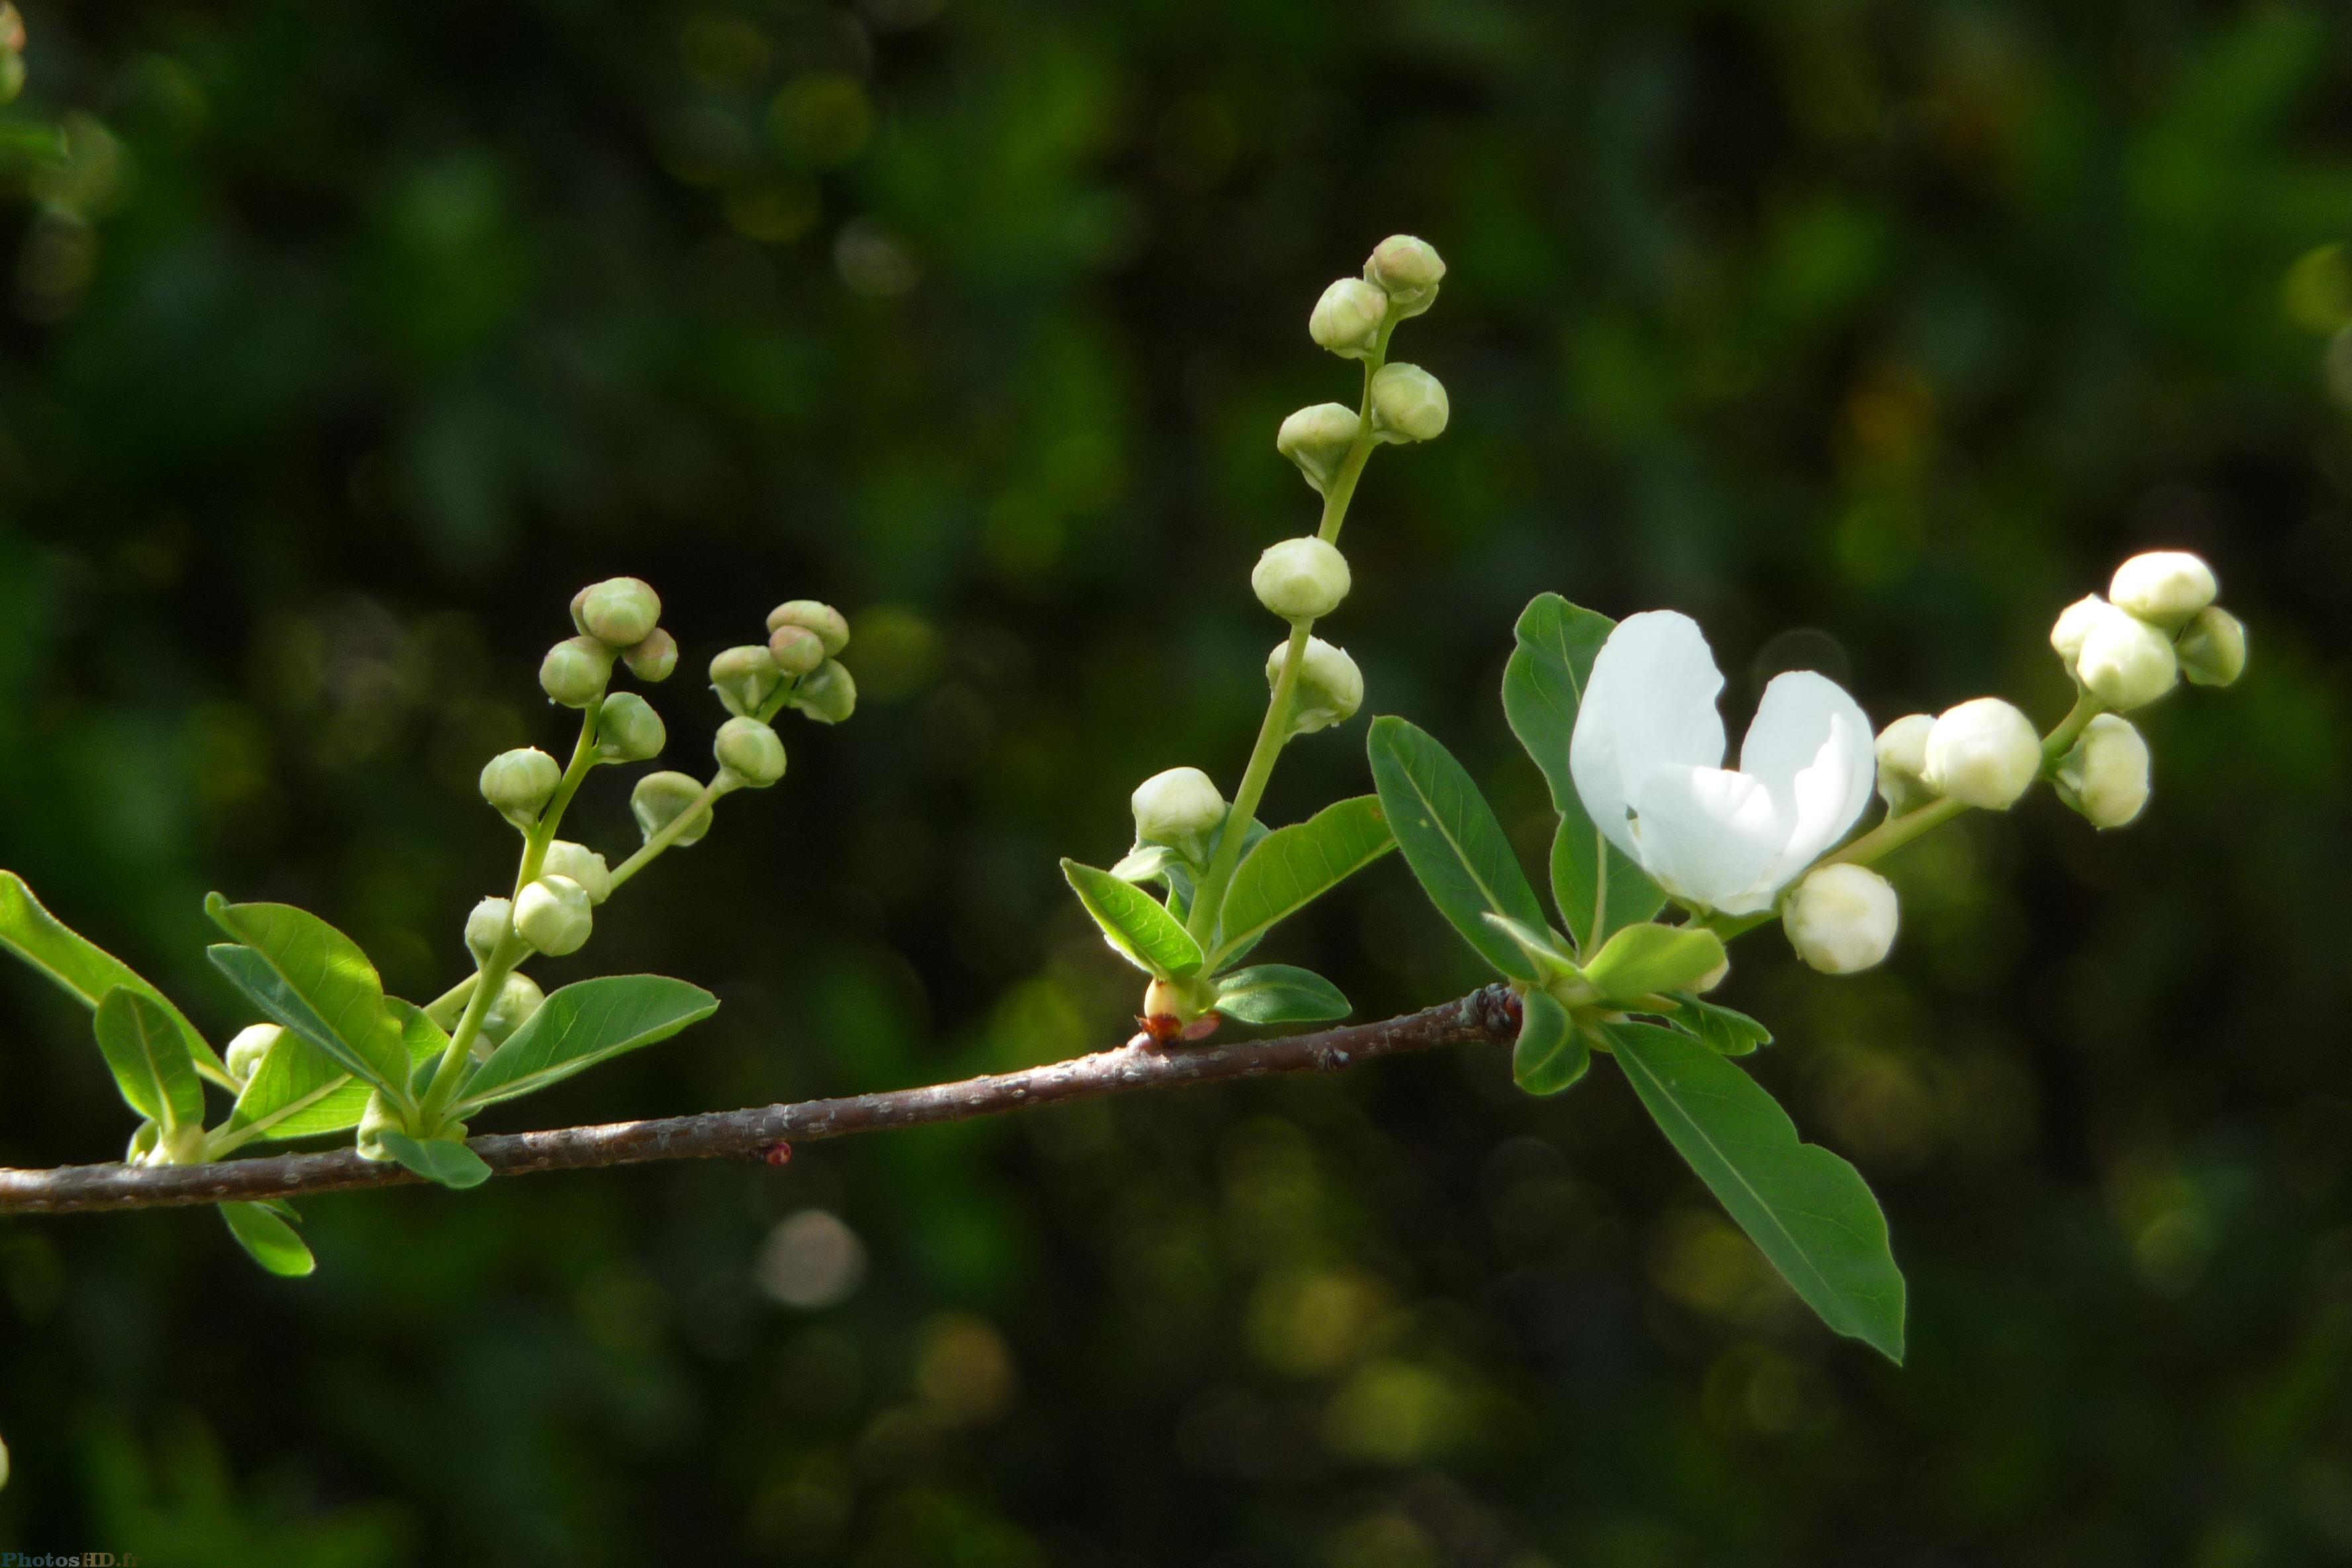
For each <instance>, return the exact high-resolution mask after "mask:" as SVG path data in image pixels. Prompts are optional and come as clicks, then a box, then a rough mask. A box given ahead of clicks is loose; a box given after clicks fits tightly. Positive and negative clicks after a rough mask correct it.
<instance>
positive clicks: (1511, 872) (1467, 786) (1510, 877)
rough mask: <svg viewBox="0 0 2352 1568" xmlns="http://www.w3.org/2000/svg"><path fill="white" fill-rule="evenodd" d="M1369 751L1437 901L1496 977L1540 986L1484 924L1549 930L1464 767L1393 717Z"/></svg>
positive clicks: (1408, 854) (1375, 732) (1515, 948)
mask: <svg viewBox="0 0 2352 1568" xmlns="http://www.w3.org/2000/svg"><path fill="white" fill-rule="evenodd" d="M1366 749H1367V750H1368V751H1369V752H1370V754H1371V761H1372V782H1373V783H1374V784H1376V785H1378V786H1379V789H1380V792H1381V807H1382V808H1383V809H1384V810H1385V811H1386V812H1387V813H1388V819H1389V828H1390V830H1391V832H1393V833H1394V834H1395V835H1396V839H1397V844H1398V846H1399V847H1401V848H1402V849H1403V850H1404V858H1405V860H1406V861H1407V863H1408V864H1410V865H1411V866H1412V874H1413V875H1414V876H1415V877H1417V878H1419V879H1420V880H1421V886H1422V890H1423V892H1425V893H1427V894H1428V895H1429V901H1430V902H1431V903H1433V904H1435V905H1436V906H1437V911H1438V913H1440V914H1442V915H1444V917H1445V918H1446V919H1447V920H1449V921H1453V922H1454V930H1455V931H1460V932H1461V933H1462V937H1463V940H1464V941H1465V942H1468V943H1469V944H1470V945H1471V946H1472V947H1475V948H1476V949H1477V950H1478V952H1479V955H1480V956H1481V957H1483V958H1485V959H1486V962H1487V963H1491V964H1493V965H1494V966H1495V967H1496V969H1499V970H1501V971H1502V972H1503V973H1505V974H1507V975H1509V976H1510V977H1511V978H1512V979H1514V980H1526V981H1530V982H1532V981H1534V980H1536V979H1538V978H1539V976H1538V973H1537V972H1536V965H1535V963H1534V961H1533V960H1531V959H1529V958H1528V955H1527V954H1526V953H1524V952H1520V951H1519V944H1518V943H1517V942H1514V941H1512V940H1511V939H1510V938H1509V937H1508V936H1507V935H1505V934H1504V933H1503V932H1502V931H1496V929H1495V928H1494V927H1493V926H1491V925H1489V924H1488V923H1487V922H1486V920H1485V919H1484V918H1483V917H1485V916H1486V914H1488V913H1489V912H1492V913H1494V914H1498V915H1503V916H1506V917H1507V918H1509V919H1511V920H1515V921H1518V922H1519V923H1520V924H1522V925H1526V926H1532V927H1534V928H1536V929H1537V930H1541V929H1542V928H1543V924H1544V917H1543V906H1542V905H1541V904H1539V903H1538V902H1537V901H1536V894H1535V889H1533V888H1530V887H1528V879H1527V873H1526V872H1524V871H1522V870H1520V869H1519V861H1518V857H1517V855H1515V854H1514V853H1512V850H1511V841H1510V840H1509V839H1507V838H1506V837H1503V826H1502V824H1501V823H1499V822H1496V820H1495V812H1494V808H1493V807H1491V806H1489V805H1487V804H1486V797H1485V796H1484V795H1480V794H1479V793H1478V786H1477V785H1476V784H1473V783H1472V782H1471V780H1470V775H1469V774H1468V773H1465V772H1464V771H1463V768H1462V764H1461V763H1457V762H1455V761H1454V756H1453V753H1452V752H1448V751H1447V750H1446V749H1445V748H1444V746H1442V745H1440V744H1438V743H1437V742H1436V740H1435V739H1434V738H1433V737H1432V736H1431V735H1429V734H1428V733H1427V732H1425V731H1421V730H1418V729H1415V728H1414V727H1413V726H1412V725H1411V724H1409V723H1407V722H1405V721H1403V720H1402V719H1399V718H1397V717H1396V716H1395V715H1393V714H1388V715H1383V716H1382V717H1381V718H1378V719H1375V720H1373V721H1372V729H1371V736H1370V740H1369V741H1367V742H1366Z"/></svg>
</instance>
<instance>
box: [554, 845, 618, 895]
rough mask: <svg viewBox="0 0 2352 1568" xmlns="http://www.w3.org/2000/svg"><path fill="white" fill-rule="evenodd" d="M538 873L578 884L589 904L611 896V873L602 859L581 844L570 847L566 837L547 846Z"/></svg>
mask: <svg viewBox="0 0 2352 1568" xmlns="http://www.w3.org/2000/svg"><path fill="white" fill-rule="evenodd" d="M539 869H540V874H541V876H551V877H569V878H571V879H572V880H573V881H575V882H577V883H579V884H580V887H581V889H582V891H583V892H585V893H586V894H587V895H588V901H589V902H590V903H592V904H601V903H603V902H604V900H606V899H609V898H611V897H612V896H613V873H612V871H611V869H610V868H607V867H606V866H605V864H604V857H603V856H602V855H599V854H597V853H596V851H594V850H593V849H591V848H589V847H588V846H586V845H585V844H574V843H572V840H570V839H569V838H559V839H557V840H556V841H555V842H554V843H552V844H551V845H549V846H548V847H547V855H546V858H544V859H542V860H541V861H540V863H539Z"/></svg>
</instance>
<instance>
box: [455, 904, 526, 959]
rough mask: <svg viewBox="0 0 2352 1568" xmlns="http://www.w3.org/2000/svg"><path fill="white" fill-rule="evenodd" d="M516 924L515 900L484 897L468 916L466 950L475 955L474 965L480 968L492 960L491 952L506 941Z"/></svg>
mask: <svg viewBox="0 0 2352 1568" xmlns="http://www.w3.org/2000/svg"><path fill="white" fill-rule="evenodd" d="M513 925H514V900H511V899H484V900H482V901H481V902H480V903H478V904H476V905H475V906H474V907H473V909H472V910H470V911H469V912H468V913H467V916H466V951H467V952H470V953H472V954H473V955H474V967H475V968H477V969H479V968H480V967H481V966H482V965H484V964H485V963H488V962H489V961H490V954H491V953H492V952H495V951H496V950H497V948H498V945H499V943H500V942H504V941H505V940H506V937H507V932H508V931H509V929H511V928H512V926H513Z"/></svg>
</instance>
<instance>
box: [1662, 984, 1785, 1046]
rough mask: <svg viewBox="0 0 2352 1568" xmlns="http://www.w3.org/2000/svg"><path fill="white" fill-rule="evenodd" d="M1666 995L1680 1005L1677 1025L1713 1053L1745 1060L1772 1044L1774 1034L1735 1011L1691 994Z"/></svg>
mask: <svg viewBox="0 0 2352 1568" xmlns="http://www.w3.org/2000/svg"><path fill="white" fill-rule="evenodd" d="M1666 994H1667V995H1668V996H1669V997H1671V998H1672V999H1673V1000H1674V1001H1675V1002H1676V1003H1678V1004H1680V1010H1679V1011H1677V1012H1676V1013H1675V1023H1677V1024H1680V1025H1682V1026H1685V1027H1686V1028H1688V1029H1689V1030H1690V1032H1691V1033H1692V1034H1695V1035H1696V1036H1697V1037H1699V1038H1700V1039H1702V1040H1704V1041H1706V1045H1707V1047H1708V1048H1709V1049H1710V1050H1716V1051H1720V1052H1721V1053H1722V1054H1723V1055H1725V1056H1727V1057H1744V1056H1746V1055H1748V1053H1749V1052H1750V1051H1752V1050H1754V1049H1755V1048H1756V1047H1759V1046H1769V1045H1770V1044H1771V1043H1772V1031H1771V1030H1769V1029H1768V1028H1766V1027H1765V1026H1763V1025H1762V1024H1760V1023H1759V1022H1757V1021H1756V1020H1755V1019H1753V1018H1751V1017H1749V1016H1748V1015H1747V1014H1745V1013H1742V1012H1739V1011H1738V1010H1737V1009H1735V1008H1731V1007H1726V1006H1724V1005H1721V1004H1720V1003H1716V1002H1707V1001H1703V1000H1701V999H1700V998H1699V997H1696V996H1694V995H1692V994H1690V993H1689V992H1687V991H1669V992H1667V993H1666Z"/></svg>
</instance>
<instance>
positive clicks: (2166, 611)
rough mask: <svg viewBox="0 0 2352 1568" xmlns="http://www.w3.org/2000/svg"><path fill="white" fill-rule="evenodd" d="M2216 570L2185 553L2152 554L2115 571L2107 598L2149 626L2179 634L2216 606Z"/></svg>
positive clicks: (2127, 562) (2139, 556) (2158, 552)
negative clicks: (2200, 613) (2193, 619)
mask: <svg viewBox="0 0 2352 1568" xmlns="http://www.w3.org/2000/svg"><path fill="white" fill-rule="evenodd" d="M2220 587H2221V585H2220V584H2217V583H2216V582H2214V580H2213V568H2211V567H2210V566H2208V565H2206V564H2205V563H2204V562H2203V561H2202V560H2200V559H2199V558H2198V557H2197V556H2194V555H2191V554H2189V552H2187V551H2185V550H2151V551H2148V552H2147V553H2145V554H2141V555H2135V556H2133V557H2132V558H2131V559H2130V560H2128V561H2126V562H2125V563H2123V564H2122V565H2120V566H2118V567H2116V575H2115V580H2114V581H2113V582H2111V583H2109V584H2107V597H2108V598H2110V599H2112V600H2113V601H2115V605H2116V608H2117V609H2119V610H2123V611H2125V612H2126V613H2127V614H2130V615H2135V616H2138V617H2139V618H2140V619H2141V620H2143V621H2146V622H2147V623H2148V624H2149V625H2150V626H2161V627H2162V628H2163V629H2164V630H2166V631H2168V632H2177V631H2179V629H2180V628H2181V627H2182V626H2186V625H2187V624H2188V623H2189V616H2193V615H2195V614H2196V613H2197V612H2198V611H2200V610H2201V609H2203V608H2204V607H2205V606H2206V605H2210V604H2211V603H2212V602H2213V595H2215V594H2216V593H2218V592H2219V591H2220Z"/></svg>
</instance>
